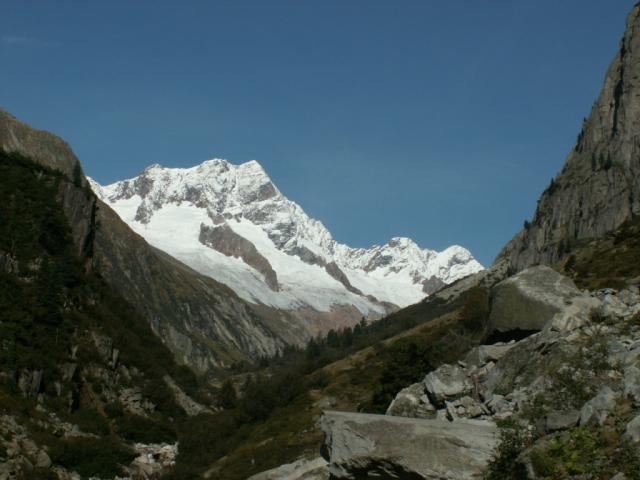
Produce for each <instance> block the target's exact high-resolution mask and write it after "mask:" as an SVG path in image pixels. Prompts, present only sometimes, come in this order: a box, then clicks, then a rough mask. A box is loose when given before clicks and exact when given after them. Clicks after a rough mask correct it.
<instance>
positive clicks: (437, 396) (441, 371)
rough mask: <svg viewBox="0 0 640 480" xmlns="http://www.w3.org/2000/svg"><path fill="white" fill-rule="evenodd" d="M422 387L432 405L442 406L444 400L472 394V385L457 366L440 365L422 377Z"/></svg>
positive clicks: (464, 371)
mask: <svg viewBox="0 0 640 480" xmlns="http://www.w3.org/2000/svg"><path fill="white" fill-rule="evenodd" d="M424 386H425V389H426V390H427V394H428V396H429V399H430V400H431V402H432V403H434V404H435V405H437V406H442V405H443V404H444V402H445V401H446V400H452V399H455V398H459V397H462V396H464V395H468V394H470V393H472V392H473V383H472V382H471V379H470V378H469V377H468V376H467V372H466V370H465V369H463V368H462V367H460V366H459V365H449V364H447V365H442V366H441V367H439V368H438V369H437V370H434V371H433V372H429V373H428V374H427V376H426V377H424Z"/></svg>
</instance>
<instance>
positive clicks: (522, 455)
mask: <svg viewBox="0 0 640 480" xmlns="http://www.w3.org/2000/svg"><path fill="white" fill-rule="evenodd" d="M492 299H493V300H492V309H491V313H490V316H489V325H488V329H489V333H490V334H491V333H493V336H494V338H496V337H497V336H502V337H503V338H505V337H507V336H509V335H512V336H514V337H518V336H522V335H526V334H527V333H528V335H527V336H526V337H525V338H523V339H521V340H515V339H513V340H511V341H507V342H504V341H503V342H496V343H493V344H489V345H481V346H478V347H476V348H473V349H472V350H471V351H469V352H468V354H467V355H466V356H465V357H464V358H462V359H460V361H458V362H457V363H455V364H446V365H442V366H440V367H439V368H438V369H436V370H434V371H432V372H428V373H427V372H425V373H426V375H425V378H424V380H423V381H422V382H420V383H417V384H414V385H411V386H408V387H407V388H405V389H403V390H402V391H401V392H399V393H398V395H397V396H396V398H395V399H394V400H393V402H392V403H391V405H390V406H389V409H388V411H387V414H386V415H367V414H359V413H348V412H333V411H327V412H325V413H324V415H323V416H322V418H321V419H320V426H321V428H322V430H323V431H324V432H325V442H324V445H323V446H322V456H323V457H324V459H325V462H323V461H322V459H315V460H313V461H311V462H303V461H301V462H298V463H297V464H294V465H290V466H284V467H280V469H278V470H277V471H271V472H265V473H263V474H260V475H258V476H256V477H253V479H254V480H259V479H275V478H279V479H291V480H293V479H321V478H336V479H359V478H410V479H414V478H415V479H444V478H446V479H452V480H453V479H472V478H481V477H482V475H491V468H496V467H495V466H496V465H497V464H498V463H499V462H500V461H501V460H504V456H505V447H506V446H512V444H514V445H516V446H517V447H518V451H517V452H516V453H517V455H514V454H513V452H510V454H511V455H512V457H513V458H511V460H512V461H511V462H510V464H511V467H510V468H513V469H516V470H517V471H519V472H520V473H521V474H522V475H524V476H523V477H521V478H533V479H535V478H566V477H564V476H562V475H563V474H567V476H570V475H569V474H571V473H572V472H573V473H575V471H578V470H579V469H580V468H581V467H580V465H579V464H578V463H579V458H580V455H582V454H583V453H585V452H583V451H582V450H581V448H582V446H581V445H582V444H581V443H580V442H579V441H577V440H576V437H578V439H579V438H581V437H580V436H585V435H588V436H589V438H591V437H593V438H596V439H597V438H599V436H600V435H605V437H606V438H608V440H607V442H609V443H611V444H613V445H614V446H615V448H614V449H613V450H612V451H611V452H610V453H608V455H610V456H611V459H610V461H609V464H607V462H606V461H604V463H603V465H602V471H601V472H600V474H598V476H584V477H579V478H612V477H614V476H615V475H617V476H616V477H615V478H616V480H621V479H624V478H638V475H640V470H636V467H638V464H637V463H633V462H634V461H633V460H629V462H628V463H620V462H618V461H617V458H618V457H616V455H619V456H620V458H622V455H624V454H625V453H628V452H634V451H635V453H636V456H635V457H633V456H631V457H630V458H632V459H633V458H637V452H638V451H639V450H640V291H639V289H638V285H637V284H636V285H630V286H628V287H626V288H624V289H621V290H613V289H605V290H598V291H591V292H589V291H580V290H579V289H578V288H577V287H576V286H575V285H574V284H573V282H572V281H571V280H570V279H569V278H567V277H564V276H562V275H561V274H559V273H557V272H556V271H554V270H552V269H551V268H549V267H533V268H531V269H528V270H525V271H523V272H521V273H519V274H518V275H516V276H514V277H511V278H509V279H507V280H504V281H502V282H500V283H498V284H497V285H496V286H495V287H494V288H493V289H492ZM489 338H491V335H490V336H489ZM559 445H564V446H562V447H561V448H560V447H558V446H559ZM574 447H575V449H576V451H572V448H574ZM597 447H598V448H600V446H597ZM594 452H595V453H594ZM592 453H594V454H597V449H596V447H594V451H593V452H592ZM565 456H568V458H569V460H568V459H567V458H565ZM576 458H578V460H576ZM616 462H617V463H616ZM572 469H573V470H572ZM585 473H590V474H592V473H594V472H589V471H587V472H585ZM596 473H597V472H596ZM608 473H611V475H610V476H608V477H607V476H604V475H608ZM553 475H560V476H553ZM488 478H493V477H491V476H489V477H488ZM500 478H510V477H500Z"/></svg>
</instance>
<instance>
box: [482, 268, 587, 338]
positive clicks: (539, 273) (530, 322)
mask: <svg viewBox="0 0 640 480" xmlns="http://www.w3.org/2000/svg"><path fill="white" fill-rule="evenodd" d="M579 297H584V296H583V294H582V292H581V291H580V290H578V288H577V287H576V286H575V284H574V283H573V281H572V280H571V279H569V278H567V277H565V276H563V275H560V274H559V273H558V272H556V271H555V270H553V269H552V268H549V267H546V266H538V267H532V268H529V269H527V270H524V271H523V272H520V273H518V274H517V275H514V276H513V277H510V278H508V279H506V280H504V281H502V282H500V283H499V284H498V285H496V286H495V287H494V290H493V301H492V304H491V314H490V316H489V328H490V330H491V331H495V330H497V331H500V332H508V331H514V330H542V329H543V328H544V327H545V325H546V324H547V323H548V322H550V321H551V320H552V319H553V318H554V316H556V315H557V314H560V313H562V312H563V311H564V310H566V309H567V307H568V306H570V305H571V304H572V303H573V301H574V300H575V299H577V298H579ZM576 313H577V312H576Z"/></svg>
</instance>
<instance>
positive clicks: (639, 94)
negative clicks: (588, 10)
mask: <svg viewBox="0 0 640 480" xmlns="http://www.w3.org/2000/svg"><path fill="white" fill-rule="evenodd" d="M639 62H640V6H638V5H636V6H635V7H634V8H633V10H632V11H631V13H630V14H629V17H628V20H627V25H626V31H625V34H624V37H623V39H622V41H621V43H620V50H619V52H618V54H617V55H616V57H615V58H614V60H613V62H612V63H611V66H610V67H609V70H608V72H607V74H606V77H605V82H604V88H603V89H602V92H601V93H600V97H599V98H598V100H597V101H596V103H595V104H594V106H593V109H592V110H591V114H590V115H589V118H588V119H586V121H585V123H584V125H583V127H582V131H581V132H580V135H579V136H578V140H577V142H576V145H575V147H574V149H573V151H572V152H571V153H570V154H569V156H568V158H567V160H566V163H565V165H564V167H563V169H562V171H561V172H560V173H559V174H558V175H557V176H556V178H555V179H554V180H553V181H552V183H551V185H549V187H548V188H547V189H546V190H545V191H544V193H543V194H542V196H541V198H540V200H539V203H538V208H537V210H536V212H535V215H534V216H533V219H532V221H531V222H530V225H528V226H527V228H525V229H524V230H522V231H521V232H520V233H518V234H517V235H516V236H515V237H514V239H513V240H511V242H510V243H509V244H508V245H507V246H506V247H505V248H504V249H503V250H502V252H501V253H500V255H499V256H498V258H499V259H506V260H508V262H509V263H510V265H511V267H512V269H514V270H516V271H518V270H522V269H524V268H526V267H528V266H531V265H535V264H538V263H545V264H549V263H552V262H554V261H557V260H558V259H560V258H562V257H563V256H564V255H565V254H566V253H567V252H568V251H569V250H570V249H571V247H572V245H573V244H574V242H575V240H577V239H584V238H590V237H601V236H602V235H604V234H605V233H607V232H610V231H612V230H614V229H615V228H617V227H618V226H620V225H621V224H622V223H623V222H624V221H626V220H628V219H629V218H631V217H632V215H637V214H638V213H640V154H639V152H640V136H638V131H640V76H639V75H638V72H639V69H638V65H639Z"/></svg>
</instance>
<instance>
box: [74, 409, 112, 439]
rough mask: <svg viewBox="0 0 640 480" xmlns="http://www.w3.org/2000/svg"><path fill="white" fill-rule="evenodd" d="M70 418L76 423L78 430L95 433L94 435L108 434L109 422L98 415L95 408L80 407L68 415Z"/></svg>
mask: <svg viewBox="0 0 640 480" xmlns="http://www.w3.org/2000/svg"><path fill="white" fill-rule="evenodd" d="M70 420H71V421H72V422H73V423H77V424H78V427H80V430H82V431H83V432H87V433H95V434H96V435H108V434H109V424H108V423H107V419H106V418H104V417H103V416H102V415H100V414H99V413H98V412H97V411H96V410H93V409H90V408H81V409H79V410H76V411H75V412H73V413H72V414H71V415H70Z"/></svg>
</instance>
